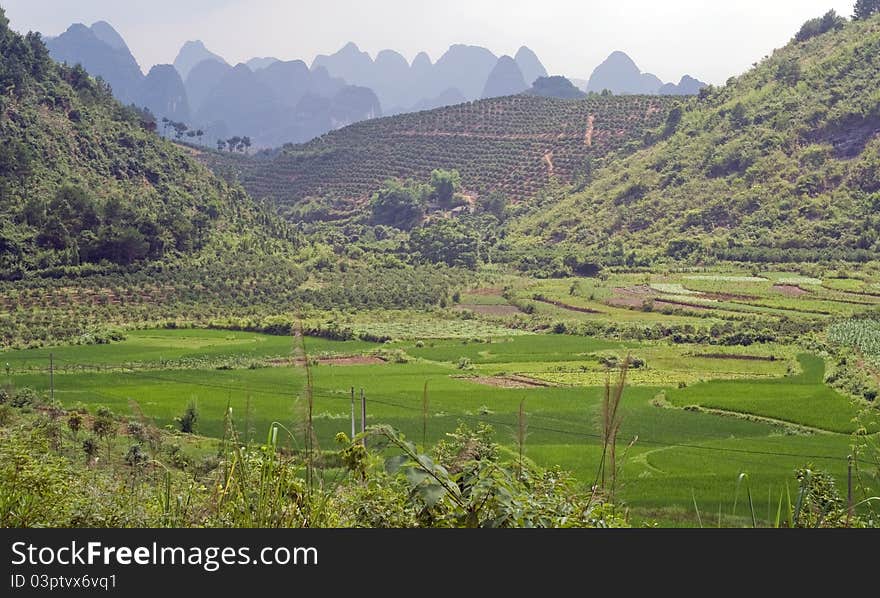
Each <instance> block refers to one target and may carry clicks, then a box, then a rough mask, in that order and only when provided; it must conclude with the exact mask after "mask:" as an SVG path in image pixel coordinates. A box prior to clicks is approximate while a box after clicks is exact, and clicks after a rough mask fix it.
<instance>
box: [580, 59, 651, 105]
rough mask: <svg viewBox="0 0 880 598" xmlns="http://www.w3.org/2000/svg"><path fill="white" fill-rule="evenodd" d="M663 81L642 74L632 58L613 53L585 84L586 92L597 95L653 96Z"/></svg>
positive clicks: (648, 74)
mask: <svg viewBox="0 0 880 598" xmlns="http://www.w3.org/2000/svg"><path fill="white" fill-rule="evenodd" d="M662 86H663V81H661V80H660V79H658V78H657V77H656V76H654V75H652V74H650V73H642V71H641V70H640V69H639V67H638V66H636V63H635V62H633V60H632V58H630V57H629V56H627V55H626V54H624V53H623V52H613V53H612V54H611V55H610V56H609V57H608V58H607V59H605V61H604V62H603V63H602V64H600V65H599V66H597V67H596V70H594V71H593V74H592V75H591V76H590V81H589V83H587V91H588V92H595V93H599V92H602V91H604V90H606V89H607V90H609V91H611V92H612V93H616V94H620V93H628V94H648V95H650V94H655V93H657V91H658V90H659V89H660V88H661V87H662Z"/></svg>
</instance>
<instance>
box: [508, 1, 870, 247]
mask: <svg viewBox="0 0 880 598" xmlns="http://www.w3.org/2000/svg"><path fill="white" fill-rule="evenodd" d="M823 31H824V33H823ZM878 81H880V17H876V16H875V17H873V18H871V19H868V20H863V21H854V22H847V23H844V22H843V21H842V20H840V19H838V18H835V17H834V15H833V14H831V13H829V15H827V16H826V18H825V19H824V20H823V19H816V20H815V21H812V22H810V23H808V24H807V25H806V26H805V27H804V30H803V31H801V32H800V33H799V34H798V36H797V39H796V40H793V41H792V42H791V43H790V44H788V45H787V46H786V47H785V48H783V49H781V50H777V51H776V52H774V53H773V54H772V56H770V57H768V58H766V59H765V60H763V61H762V62H761V63H760V64H758V65H757V66H756V67H755V68H753V69H752V70H750V71H748V72H747V73H745V74H744V75H742V76H741V77H738V78H734V79H731V80H730V81H729V82H728V84H727V85H726V86H724V87H722V88H720V89H711V88H710V89H707V90H704V92H703V93H702V94H701V96H700V98H699V100H694V101H693V103H692V104H689V105H688V106H687V107H686V108H685V109H684V110H682V111H676V112H675V113H674V116H673V118H672V119H670V121H669V125H670V126H669V127H668V128H667V130H666V132H665V137H667V138H666V139H664V140H662V141H661V142H659V143H656V144H653V145H651V146H649V147H647V148H645V149H643V150H641V151H639V152H637V153H635V154H634V155H632V156H630V157H628V158H626V159H623V160H620V161H617V162H614V163H612V164H610V165H609V167H608V168H607V169H605V170H603V171H602V172H601V173H597V175H596V177H595V180H594V181H593V182H592V184H591V185H590V186H589V187H587V188H586V189H585V190H584V191H583V192H581V193H576V194H573V195H571V196H570V197H568V198H567V199H565V200H563V201H562V202H560V203H559V204H558V205H556V206H554V207H553V208H551V209H549V210H548V211H546V212H544V213H540V214H534V215H532V216H531V217H529V218H528V219H527V220H526V221H525V222H523V223H521V225H520V226H519V227H518V232H519V233H520V235H522V236H524V241H525V244H528V245H531V244H533V243H535V242H544V241H551V242H553V243H561V244H567V245H573V246H578V247H580V248H582V249H585V250H587V251H593V252H596V253H597V254H603V255H605V256H606V261H608V262H613V261H615V260H620V259H624V258H625V259H626V262H627V263H629V264H640V263H650V262H651V261H653V260H655V259H657V258H661V259H675V260H691V261H703V260H707V259H730V260H745V261H756V262H765V261H775V262H782V261H814V260H832V259H844V260H848V261H853V260H855V261H862V260H868V259H876V256H877V254H878V252H880V235H878V231H880V138H878V133H880V88H878V86H877V82H878ZM521 240H523V239H522V237H521Z"/></svg>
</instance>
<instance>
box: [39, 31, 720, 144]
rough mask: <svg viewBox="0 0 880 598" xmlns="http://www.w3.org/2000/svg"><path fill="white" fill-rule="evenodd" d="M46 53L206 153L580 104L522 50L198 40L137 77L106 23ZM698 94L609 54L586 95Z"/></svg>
mask: <svg viewBox="0 0 880 598" xmlns="http://www.w3.org/2000/svg"><path fill="white" fill-rule="evenodd" d="M47 46H48V47H49V51H50V53H51V55H52V57H53V58H55V59H56V60H58V61H59V62H66V63H69V64H74V63H81V64H82V65H83V66H84V67H85V68H86V70H88V71H89V72H90V73H91V74H93V75H96V76H100V77H102V78H103V79H104V80H106V81H107V82H108V83H109V84H110V86H111V87H112V88H113V92H114V95H115V96H116V97H117V98H118V99H119V100H120V101H121V102H123V103H126V104H135V105H137V106H139V107H146V108H148V109H149V110H150V111H151V112H152V113H153V114H154V115H156V117H157V118H160V119H161V118H168V119H171V120H173V121H177V122H184V123H186V124H187V125H188V126H190V127H191V128H192V129H196V128H198V129H201V130H203V131H204V132H205V135H204V137H203V139H202V141H203V142H207V143H211V144H213V143H214V141H215V140H217V139H224V138H226V137H228V136H231V135H240V136H245V135H247V136H249V137H250V138H251V139H252V142H253V144H254V146H256V147H273V146H278V145H282V144H284V143H288V142H294V143H296V142H303V141H307V140H309V139H312V138H314V137H316V136H319V135H322V134H324V133H326V132H328V131H331V130H333V129H336V128H339V127H342V126H346V125H348V124H352V123H354V122H358V121H361V120H365V119H369V118H376V117H378V116H382V115H386V116H387V115H393V114H400V113H406V112H413V111H420V110H429V109H433V108H439V107H442V106H448V105H453V104H458V103H462V102H466V101H472V100H477V99H481V98H490V97H498V96H505V95H515V94H519V93H523V92H528V93H531V94H535V95H551V96H552V95H558V97H566V98H573V97H579V96H580V95H581V94H580V93H579V91H578V90H577V89H576V88H575V86H574V85H571V83H570V82H569V81H568V80H567V79H565V78H563V77H554V78H551V79H547V77H548V73H547V70H546V68H545V67H544V65H543V64H542V63H541V60H540V59H539V58H538V56H537V55H536V54H535V53H534V52H532V51H531V50H530V49H529V48H527V47H522V48H520V49H519V51H517V53H516V54H515V56H513V57H511V56H500V57H499V56H496V55H495V54H493V53H492V52H491V51H489V50H487V49H486V48H482V47H479V46H470V45H464V44H456V45H453V46H451V47H450V48H449V50H447V51H446V52H445V53H444V54H443V55H442V56H441V57H440V58H439V59H438V60H437V61H436V62H432V61H431V59H430V57H429V56H428V55H427V54H426V53H424V52H422V53H420V54H418V55H417V56H416V57H415V58H414V59H413V61H412V62H408V61H407V60H406V58H404V57H403V56H402V55H401V54H399V53H398V52H395V51H393V50H383V51H381V52H379V53H378V54H377V55H376V57H375V58H373V57H371V56H370V55H369V54H368V53H367V52H362V51H361V50H360V49H359V48H358V47H357V45H355V44H354V43H348V44H346V45H345V46H344V47H343V48H341V49H340V50H339V51H338V52H336V53H334V54H330V55H320V56H317V57H316V58H315V59H314V60H313V61H312V64H311V65H307V64H306V63H305V62H303V61H301V60H290V61H283V60H279V59H277V58H273V57H262V58H252V59H250V60H248V61H247V62H245V63H242V64H239V65H236V66H233V65H231V64H229V63H228V62H227V61H226V60H224V59H223V58H222V57H221V56H219V55H218V54H215V53H213V52H211V51H210V50H209V49H208V48H206V47H205V45H204V44H203V43H202V42H201V41H189V42H187V43H186V44H184V45H183V47H182V48H181V49H180V52H179V53H178V55H177V58H176V59H175V60H174V64H173V65H156V66H154V67H152V68H151V69H150V71H149V72H148V73H147V74H146V75H144V73H143V71H142V69H141V67H140V65H138V63H137V61H136V60H135V58H134V57H133V56H132V54H131V51H130V50H129V48H128V46H127V45H126V43H125V40H124V39H123V38H122V36H120V35H119V33H117V32H116V30H114V29H113V27H112V26H111V25H109V24H108V23H106V22H103V21H99V22H97V23H95V24H93V25H92V26H91V27H86V26H85V25H82V24H74V25H72V26H71V27H70V28H69V29H68V30H67V31H65V32H64V33H63V34H61V35H60V36H58V37H55V38H49V39H47ZM536 82H538V84H537V85H536V86H534V87H533V85H534V84H535V83H536ZM703 86H704V84H703V83H701V82H699V81H697V80H695V79H692V78H691V77H689V76H685V77H684V78H683V79H682V80H681V82H680V83H679V84H677V85H676V84H672V83H667V84H664V83H663V82H662V81H661V80H660V79H659V78H657V77H655V76H654V75H650V74H645V73H642V72H641V71H640V70H639V68H638V67H637V66H636V65H635V63H634V62H633V61H632V60H631V59H630V58H629V57H628V56H627V55H626V54H624V53H622V52H615V53H613V54H612V55H611V56H610V57H609V58H608V60H606V61H605V62H604V63H602V64H601V65H600V66H599V67H598V68H597V69H596V70H595V72H594V73H593V75H592V77H591V78H590V80H589V82H588V84H587V86H586V91H589V92H600V91H603V90H605V89H607V90H610V91H612V92H614V93H616V94H664V95H685V94H695V93H698V92H699V89H700V88H701V87H703Z"/></svg>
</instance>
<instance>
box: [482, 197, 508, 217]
mask: <svg viewBox="0 0 880 598" xmlns="http://www.w3.org/2000/svg"><path fill="white" fill-rule="evenodd" d="M477 214H491V215H493V216H495V218H497V219H498V220H499V222H503V221H504V220H505V219H506V218H507V197H505V196H504V194H503V193H501V192H500V191H493V192H492V193H490V194H489V195H487V196H486V197H485V198H483V199H480V202H479V203H478V204H477Z"/></svg>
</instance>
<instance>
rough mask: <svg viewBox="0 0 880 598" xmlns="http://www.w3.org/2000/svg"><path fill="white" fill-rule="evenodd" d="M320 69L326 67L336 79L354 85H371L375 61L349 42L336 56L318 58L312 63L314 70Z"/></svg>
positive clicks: (322, 55)
mask: <svg viewBox="0 0 880 598" xmlns="http://www.w3.org/2000/svg"><path fill="white" fill-rule="evenodd" d="M318 67H324V68H325V69H327V72H328V73H330V74H331V75H333V76H334V77H339V78H342V79H345V81H346V82H348V83H351V84H352V85H369V84H370V79H371V76H372V71H373V59H372V58H370V55H369V54H367V53H366V52H361V50H360V48H358V47H357V44H355V43H353V42H349V43H347V44H345V46H343V47H342V49H340V50H339V51H338V52H336V53H335V54H331V55H329V56H327V55H324V54H321V55H319V56H316V57H315V59H314V60H313V61H312V69H313V70H314V69H316V68H318Z"/></svg>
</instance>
